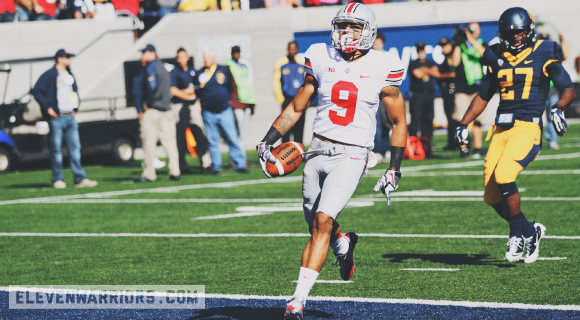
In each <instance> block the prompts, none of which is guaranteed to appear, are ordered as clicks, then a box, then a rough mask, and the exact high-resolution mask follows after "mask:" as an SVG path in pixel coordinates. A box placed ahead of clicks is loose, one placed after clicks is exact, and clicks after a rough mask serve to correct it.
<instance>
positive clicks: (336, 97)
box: [304, 43, 404, 148]
mask: <svg viewBox="0 0 580 320" xmlns="http://www.w3.org/2000/svg"><path fill="white" fill-rule="evenodd" d="M304 58H305V64H304V67H305V68H304V69H305V72H306V73H308V74H311V75H312V76H314V78H316V80H317V81H318V111H317V113H316V118H315V119H314V126H313V129H312V131H313V132H314V133H316V134H318V135H321V136H323V137H326V138H328V139H332V140H335V141H339V142H343V143H347V144H352V145H357V146H361V147H365V148H373V146H374V138H375V131H376V113H377V111H378V108H379V101H380V95H381V93H380V92H381V90H382V89H383V88H384V87H388V86H399V85H400V84H401V82H402V80H403V73H404V69H403V64H402V63H401V60H400V59H399V57H397V56H396V55H393V54H391V53H388V52H382V51H376V50H369V52H368V53H367V54H366V55H365V56H363V57H362V58H360V59H358V60H356V61H352V62H349V61H346V60H344V59H343V58H342V56H341V55H340V53H339V51H338V50H336V49H335V48H333V47H331V46H330V45H326V44H324V43H317V44H313V45H312V46H310V48H308V50H307V51H306V53H305V54H304Z"/></svg>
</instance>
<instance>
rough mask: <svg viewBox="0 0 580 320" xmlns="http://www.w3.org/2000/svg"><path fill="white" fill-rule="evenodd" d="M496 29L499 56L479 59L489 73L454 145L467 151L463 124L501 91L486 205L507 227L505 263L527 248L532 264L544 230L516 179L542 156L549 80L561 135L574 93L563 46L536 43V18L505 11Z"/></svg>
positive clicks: (489, 155)
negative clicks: (523, 202)
mask: <svg viewBox="0 0 580 320" xmlns="http://www.w3.org/2000/svg"><path fill="white" fill-rule="evenodd" d="M498 27H499V28H498V29H499V32H498V34H499V36H500V45H501V48H502V52H501V53H500V55H499V56H498V55H496V54H495V53H494V52H493V51H492V50H491V49H489V48H488V49H485V51H484V53H483V60H484V62H485V64H486V65H488V66H489V68H488V75H487V77H486V78H485V80H484V82H483V83H482V88H481V90H480V91H479V93H478V94H477V95H476V96H475V98H474V99H473V101H472V102H471V105H470V106H469V109H468V110H467V112H466V113H465V115H464V116H463V119H462V120H461V121H460V123H459V126H458V128H457V131H456V142H457V143H458V144H459V145H460V146H461V147H462V148H465V147H466V144H467V137H468V135H467V124H469V123H470V122H471V121H473V119H475V118H476V117H477V116H478V115H479V114H481V112H482V111H483V110H484V109H485V107H486V106H487V103H488V101H489V100H490V99H491V98H492V96H493V95H494V94H495V92H496V91H497V90H498V89H500V94H501V95H500V103H499V107H498V109H497V117H496V119H495V124H494V127H495V129H496V130H495V134H494V135H493V139H492V141H491V144H490V146H489V150H488V153H487V156H486V157H485V164H484V171H483V173H484V181H485V194H484V201H485V203H486V204H488V205H490V206H492V207H493V208H494V209H495V210H496V212H497V213H498V214H499V215H500V216H501V217H502V218H503V219H505V220H506V221H507V222H508V223H509V227H510V235H509V241H508V250H507V252H506V254H505V258H506V260H508V261H510V262H515V261H518V260H520V259H522V256H523V252H524V249H526V255H525V258H524V259H523V260H524V262H526V263H532V262H534V261H536V259H537V258H538V254H539V245H540V239H541V238H542V237H543V235H544V232H545V230H546V227H545V226H544V225H542V224H540V223H536V222H534V221H528V220H527V219H526V217H525V216H524V214H523V213H522V211H521V208H520V193H519V191H518V187H517V185H516V182H515V181H516V177H517V176H518V174H519V173H520V172H521V171H522V170H523V169H524V168H525V167H526V166H527V165H528V164H530V162H532V160H533V159H534V158H535V157H536V156H537V155H538V154H539V153H540V149H541V147H540V146H541V141H542V113H543V112H544V108H545V106H544V105H545V103H546V99H547V98H548V91H549V90H550V80H552V81H553V82H554V85H555V86H556V87H557V88H558V90H560V92H562V95H561V96H560V99H559V100H558V102H556V104H555V105H553V106H552V109H551V113H552V119H553V125H554V129H555V130H556V132H557V133H558V134H559V135H563V134H564V132H566V128H565V127H566V126H567V124H566V120H565V118H564V114H563V113H562V110H563V109H564V108H565V107H566V106H568V105H569V104H570V103H571V102H572V101H574V99H575V98H576V92H575V90H574V86H573V84H572V81H571V79H570V76H569V75H568V73H567V72H566V70H564V68H563V67H562V64H561V61H562V59H563V55H562V49H561V47H560V46H559V45H558V44H557V43H555V42H553V41H550V40H539V41H536V30H535V24H534V19H533V18H532V15H531V14H530V13H529V12H528V11H527V10H525V9H523V8H519V7H515V8H510V9H508V10H506V11H505V12H504V13H503V14H502V15H501V17H500V19H499V26H498ZM478 50H481V49H478ZM493 129H494V128H493V127H492V128H491V129H490V131H489V133H488V138H487V139H489V136H490V135H491V134H492V133H493Z"/></svg>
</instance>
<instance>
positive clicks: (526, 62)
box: [524, 60, 534, 64]
mask: <svg viewBox="0 0 580 320" xmlns="http://www.w3.org/2000/svg"><path fill="white" fill-rule="evenodd" d="M533 61H534V60H530V61H527V60H526V61H524V64H528V63H532V62H533Z"/></svg>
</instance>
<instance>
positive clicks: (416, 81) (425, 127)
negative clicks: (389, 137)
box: [407, 42, 441, 142]
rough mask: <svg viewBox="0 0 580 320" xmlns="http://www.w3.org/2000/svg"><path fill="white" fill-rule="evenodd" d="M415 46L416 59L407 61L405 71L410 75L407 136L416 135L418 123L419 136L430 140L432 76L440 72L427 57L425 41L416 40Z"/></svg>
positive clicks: (433, 89) (432, 97)
mask: <svg viewBox="0 0 580 320" xmlns="http://www.w3.org/2000/svg"><path fill="white" fill-rule="evenodd" d="M415 48H417V59H416V60H413V61H411V62H410V63H409V69H408V71H407V72H408V74H409V75H410V76H411V99H410V100H409V111H410V113H411V124H410V125H409V136H417V132H418V131H419V125H420V126H421V137H427V138H428V139H429V142H430V141H431V138H432V136H433V116H434V105H433V100H434V99H435V81H434V80H433V78H439V77H440V76H441V74H440V73H439V69H438V68H437V65H436V64H435V62H433V61H432V60H428V59H427V52H426V51H425V43H423V42H418V43H417V44H416V45H415Z"/></svg>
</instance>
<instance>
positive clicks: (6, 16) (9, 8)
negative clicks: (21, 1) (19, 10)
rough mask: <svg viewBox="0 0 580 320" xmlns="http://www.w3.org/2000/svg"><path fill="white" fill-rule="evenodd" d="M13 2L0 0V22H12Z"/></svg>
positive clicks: (11, 0)
mask: <svg viewBox="0 0 580 320" xmlns="http://www.w3.org/2000/svg"><path fill="white" fill-rule="evenodd" d="M15 9H16V2H15V0H0V22H12V21H14V13H15Z"/></svg>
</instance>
